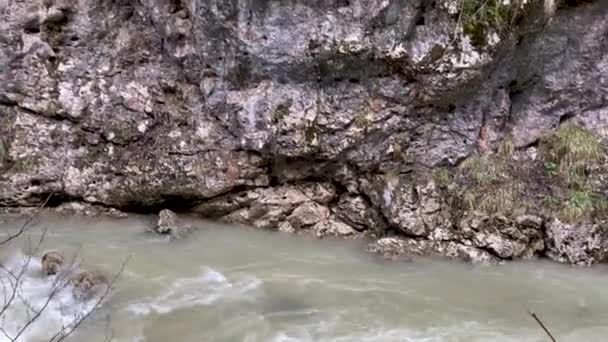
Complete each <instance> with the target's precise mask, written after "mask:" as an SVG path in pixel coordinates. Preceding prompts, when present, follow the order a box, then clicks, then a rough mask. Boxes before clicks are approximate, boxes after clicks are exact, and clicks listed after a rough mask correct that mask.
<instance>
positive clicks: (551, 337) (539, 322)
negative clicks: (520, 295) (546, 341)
mask: <svg viewBox="0 0 608 342" xmlns="http://www.w3.org/2000/svg"><path fill="white" fill-rule="evenodd" d="M528 313H529V314H530V316H532V317H533V318H534V319H535V320H536V322H537V323H538V325H540V327H541V328H543V330H544V331H545V333H547V336H549V338H550V339H551V341H552V342H557V341H556V340H555V337H553V335H551V333H550V332H549V329H547V327H546V326H545V325H544V324H543V322H542V321H541V320H540V318H538V316H537V315H536V314H535V313H533V312H530V311H528Z"/></svg>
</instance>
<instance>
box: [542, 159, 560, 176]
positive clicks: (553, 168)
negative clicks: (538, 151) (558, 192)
mask: <svg viewBox="0 0 608 342" xmlns="http://www.w3.org/2000/svg"><path fill="white" fill-rule="evenodd" d="M545 171H546V172H547V174H548V175H549V176H551V177H555V176H557V174H558V167H557V164H555V163H554V162H550V161H548V162H545Z"/></svg>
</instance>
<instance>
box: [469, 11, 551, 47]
mask: <svg viewBox="0 0 608 342" xmlns="http://www.w3.org/2000/svg"><path fill="white" fill-rule="evenodd" d="M532 1H535V0H462V2H461V13H460V16H461V20H462V28H463V31H464V33H465V34H466V35H468V36H469V37H470V38H471V42H472V43H473V45H474V46H477V47H483V46H485V45H486V44H487V39H488V36H489V35H490V34H491V33H492V32H495V33H501V32H504V31H505V30H506V29H509V28H511V27H513V25H514V24H515V22H516V21H517V19H518V18H519V17H520V16H521V15H523V14H524V10H525V9H526V7H527V5H528V3H530V2H532ZM536 1H540V0H536ZM543 1H544V0H543Z"/></svg>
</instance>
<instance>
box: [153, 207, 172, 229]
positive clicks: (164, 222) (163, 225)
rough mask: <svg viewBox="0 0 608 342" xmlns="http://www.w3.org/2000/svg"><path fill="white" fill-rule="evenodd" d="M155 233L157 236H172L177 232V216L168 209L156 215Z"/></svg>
mask: <svg viewBox="0 0 608 342" xmlns="http://www.w3.org/2000/svg"><path fill="white" fill-rule="evenodd" d="M155 231H156V232H157V233H159V234H173V233H175V232H176V231H177V215H175V213H174V212H172V211H171V210H169V209H163V210H161V211H160V213H158V222H157V223H156V229H155Z"/></svg>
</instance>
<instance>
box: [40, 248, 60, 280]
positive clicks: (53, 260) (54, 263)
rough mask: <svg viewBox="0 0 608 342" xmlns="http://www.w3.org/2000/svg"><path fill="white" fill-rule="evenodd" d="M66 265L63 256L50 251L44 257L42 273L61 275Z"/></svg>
mask: <svg viewBox="0 0 608 342" xmlns="http://www.w3.org/2000/svg"><path fill="white" fill-rule="evenodd" d="M63 263H64V257H63V255H62V254H61V253H60V252H58V251H50V252H47V253H46V254H44V256H43V257H42V273H44V274H46V275H55V274H57V273H59V271H60V270H61V268H62V266H63Z"/></svg>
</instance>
